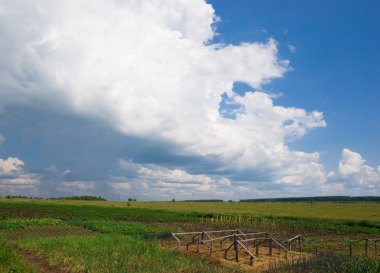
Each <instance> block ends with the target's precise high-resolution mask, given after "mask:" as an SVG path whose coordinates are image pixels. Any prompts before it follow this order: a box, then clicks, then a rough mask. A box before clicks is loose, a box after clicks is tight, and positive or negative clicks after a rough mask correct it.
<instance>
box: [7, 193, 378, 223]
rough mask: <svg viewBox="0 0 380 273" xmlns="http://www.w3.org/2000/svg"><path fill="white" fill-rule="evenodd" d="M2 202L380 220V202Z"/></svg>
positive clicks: (38, 200) (24, 200)
mask: <svg viewBox="0 0 380 273" xmlns="http://www.w3.org/2000/svg"><path fill="white" fill-rule="evenodd" d="M0 202H7V203H9V202H16V203H19V202H27V203H37V204H38V203H44V204H46V203H51V204H69V205H70V204H75V205H92V206H104V207H120V208H149V209H162V210H168V211H177V212H184V211H189V212H200V213H215V214H234V215H244V216H270V215H272V216H291V217H302V218H324V219H326V218H327V219H334V220H354V221H363V220H365V221H377V222H380V203H328V202H326V203H248V202H228V203H220V202H109V201H80V200H52V199H47V200H45V199H42V200H41V199H10V200H9V199H5V198H0Z"/></svg>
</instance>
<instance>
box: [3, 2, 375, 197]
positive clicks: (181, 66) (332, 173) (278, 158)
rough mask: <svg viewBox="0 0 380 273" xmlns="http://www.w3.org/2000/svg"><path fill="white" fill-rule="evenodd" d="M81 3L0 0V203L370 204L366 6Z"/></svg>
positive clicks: (371, 53)
mask: <svg viewBox="0 0 380 273" xmlns="http://www.w3.org/2000/svg"><path fill="white" fill-rule="evenodd" d="M90 2H91V1H86V0H83V1H72V2H70V1H69V2H68V3H67V4H65V5H64V6H62V5H63V4H62V3H60V2H59V1H51V2H49V3H47V2H45V1H39V0H33V1H23V0H19V1H14V2H12V3H9V2H7V1H1V0H0V11H2V12H1V13H0V14H1V15H0V37H1V41H2V42H0V51H1V52H2V54H1V57H0V195H6V194H21V195H31V196H66V195H74V194H77V195H84V194H92V195H102V196H105V197H107V198H109V199H117V198H119V197H120V198H128V197H134V198H137V199H139V200H171V198H173V197H174V198H176V199H191V198H196V199H201V198H218V199H225V200H228V199H235V200H237V199H239V198H259V197H280V196H314V195H331V194H334V195H378V194H379V192H380V158H379V154H380V146H379V145H378V142H379V141H378V139H380V129H379V126H378V124H379V119H380V107H378V106H377V104H378V103H379V101H380V95H379V92H378V89H379V86H380V77H379V76H378V75H380V65H379V63H380V54H379V52H378V49H379V48H380V38H379V37H380V35H379V34H380V33H379V29H380V19H378V18H380V2H378V1H307V2H306V1H207V3H206V2H204V1H201V0H194V1H170V0H168V1H164V2H162V3H161V5H158V4H157V3H155V2H154V1H146V2H144V3H139V4H131V3H124V2H118V1H115V2H113V1H102V0H98V1H95V2H91V3H90ZM90 7H91V8H90Z"/></svg>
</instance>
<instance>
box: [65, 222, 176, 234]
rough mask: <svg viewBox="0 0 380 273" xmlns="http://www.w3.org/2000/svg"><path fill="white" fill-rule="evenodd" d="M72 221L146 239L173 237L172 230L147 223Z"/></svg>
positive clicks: (91, 228)
mask: <svg viewBox="0 0 380 273" xmlns="http://www.w3.org/2000/svg"><path fill="white" fill-rule="evenodd" d="M70 223H71V224H72V225H76V226H80V227H83V228H86V229H89V230H92V231H98V232H101V233H111V234H123V235H131V236H134V237H139V238H144V239H165V238H169V237H171V234H170V232H172V230H168V229H165V228H159V227H151V226H149V225H147V224H142V223H136V222H124V221H104V220H101V221H99V220H85V221H83V220H73V221H71V222H70Z"/></svg>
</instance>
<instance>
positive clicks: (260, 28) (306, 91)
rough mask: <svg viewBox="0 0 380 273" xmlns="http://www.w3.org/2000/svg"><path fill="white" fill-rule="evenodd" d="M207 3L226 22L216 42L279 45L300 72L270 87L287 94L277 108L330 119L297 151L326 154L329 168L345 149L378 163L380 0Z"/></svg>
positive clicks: (275, 81) (282, 53)
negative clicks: (272, 42) (320, 114)
mask: <svg viewBox="0 0 380 273" xmlns="http://www.w3.org/2000/svg"><path fill="white" fill-rule="evenodd" d="M209 2H210V3H212V4H213V6H214V8H215V10H216V13H217V14H218V16H220V17H221V22H220V23H218V24H217V31H218V32H219V33H220V34H219V35H218V36H217V37H216V39H215V40H217V41H218V40H219V41H223V42H225V43H233V44H239V43H241V42H242V41H243V42H252V41H265V40H267V39H268V38H270V37H274V38H275V39H276V40H277V41H278V42H279V44H280V45H279V48H280V55H281V56H283V57H284V58H288V59H289V60H290V62H291V66H292V67H293V68H294V70H293V71H291V72H289V73H288V74H286V76H285V77H284V78H282V79H277V80H274V81H273V82H272V83H271V84H269V85H266V86H265V89H266V90H268V91H270V92H282V93H283V94H284V96H283V97H281V98H279V99H278V101H277V102H278V103H280V104H284V105H287V106H296V107H302V108H306V109H309V110H311V109H318V110H320V111H322V112H323V113H324V117H325V119H326V120H327V122H328V128H326V129H322V130H316V131H314V132H312V133H311V134H309V135H308V136H306V137H305V138H303V139H301V140H298V141H297V142H296V143H294V145H292V146H293V147H295V148H296V149H302V150H306V151H313V150H318V151H324V152H326V154H323V155H322V160H323V161H324V162H325V163H326V164H327V166H328V167H329V168H331V169H333V168H334V167H335V166H334V164H336V162H337V161H338V160H339V157H340V152H341V150H342V149H343V148H344V147H347V146H349V147H352V149H354V150H355V151H358V152H360V153H363V154H364V155H365V157H366V160H367V161H368V162H369V163H371V164H372V165H378V164H379V163H380V159H379V154H380V146H379V145H378V144H379V141H378V140H379V139H380V126H379V124H380V120H379V119H380V107H378V103H379V101H380V92H379V86H380V77H379V75H380V65H379V63H380V53H379V48H380V20H379V17H380V3H379V1H239V0H237V1H209ZM289 45H292V46H294V47H295V48H296V51H295V52H294V53H292V52H291V51H290V50H289V48H288V46H289Z"/></svg>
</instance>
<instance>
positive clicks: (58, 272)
mask: <svg viewBox="0 0 380 273" xmlns="http://www.w3.org/2000/svg"><path fill="white" fill-rule="evenodd" d="M11 247H12V249H13V250H14V251H16V253H17V254H18V255H20V256H21V257H22V258H23V260H24V261H25V263H27V264H28V265H30V266H31V267H32V268H33V269H34V270H36V272H37V273H70V271H68V270H65V269H62V268H59V267H58V266H54V265H51V264H49V262H48V257H47V256H37V255H36V254H35V253H34V252H33V251H30V250H27V249H23V248H21V247H19V246H18V245H16V244H12V245H11Z"/></svg>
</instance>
